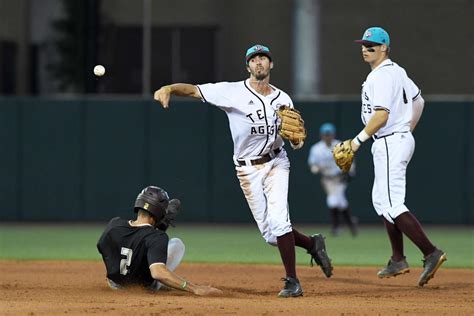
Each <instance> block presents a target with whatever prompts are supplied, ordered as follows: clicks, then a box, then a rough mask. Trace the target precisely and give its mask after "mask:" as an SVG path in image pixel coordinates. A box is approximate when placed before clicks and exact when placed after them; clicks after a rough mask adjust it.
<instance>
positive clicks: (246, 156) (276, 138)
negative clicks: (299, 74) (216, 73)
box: [154, 45, 332, 297]
mask: <svg viewBox="0 0 474 316" xmlns="http://www.w3.org/2000/svg"><path fill="white" fill-rule="evenodd" d="M245 61H246V68H247V71H248V72H249V74H250V76H249V78H248V79H246V80H243V81H239V82H219V83H208V84H200V85H191V84H183V83H177V84H172V85H168V86H164V87H161V88H160V89H159V90H157V91H156V92H155V95H154V98H155V100H157V101H158V102H160V103H161V104H162V105H163V107H164V108H167V107H168V104H169V99H170V96H171V95H172V94H174V95H179V96H189V97H194V98H197V99H201V100H202V101H203V102H207V103H210V104H213V105H215V106H217V107H218V108H220V109H221V110H223V111H224V112H225V113H226V114H227V117H228V119H229V126H230V130H231V134H232V140H233V142H234V155H233V161H234V164H235V170H236V173H237V178H238V179H239V181H240V186H241V188H242V191H243V193H244V195H245V198H246V199H247V202H248V205H249V207H250V210H251V212H252V215H253V217H254V219H255V221H256V222H257V225H258V228H259V230H260V232H261V234H262V236H263V238H264V239H265V241H266V242H267V243H269V244H270V245H274V246H278V249H279V251H280V255H281V258H282V261H283V265H284V267H285V271H286V278H284V279H283V281H284V282H285V285H284V288H283V289H282V290H281V291H280V292H279V294H278V296H280V297H295V296H300V295H302V294H303V290H302V288H301V285H300V282H299V280H298V278H297V275H296V264H295V245H296V246H299V247H302V248H304V249H306V250H307V251H308V253H309V254H310V255H311V257H312V259H311V260H313V259H314V260H315V261H316V263H317V264H318V265H320V266H321V268H322V270H323V272H324V274H325V275H326V276H327V277H330V276H331V275H332V266H331V262H330V259H329V257H328V255H327V253H326V249H325V248H326V247H325V242H324V237H323V236H322V235H320V234H316V235H313V236H306V235H304V234H302V233H300V232H298V231H297V230H295V229H294V228H293V227H292V225H291V222H290V216H289V210H288V181H289V173H290V162H289V160H288V157H287V154H286V151H285V149H284V148H283V146H284V142H283V140H282V138H281V137H280V135H279V134H278V129H279V127H280V126H279V125H280V124H281V123H280V121H279V119H278V117H277V114H276V112H277V110H278V109H279V107H280V106H282V105H288V106H290V107H291V108H293V102H292V100H291V99H290V97H289V96H288V95H287V94H286V93H285V92H283V91H282V90H280V89H278V88H277V87H275V86H273V85H271V84H270V71H271V69H272V68H273V65H274V64H273V61H272V55H271V53H270V50H269V49H268V48H267V47H265V46H262V45H255V46H252V47H250V48H249V49H248V50H247V53H246V55H245ZM290 144H291V146H292V147H293V148H295V149H298V148H301V146H303V142H300V143H295V144H293V143H290Z"/></svg>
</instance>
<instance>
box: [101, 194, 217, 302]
mask: <svg viewBox="0 0 474 316" xmlns="http://www.w3.org/2000/svg"><path fill="white" fill-rule="evenodd" d="M179 206H180V203H179V200H177V199H173V200H169V197H168V193H166V191H164V190H163V189H161V188H158V187H155V186H149V187H146V188H145V189H143V190H142V191H141V192H140V193H139V194H138V196H137V199H136V201H135V208H134V210H135V213H138V215H137V219H136V220H125V219H121V218H120V217H115V218H112V219H111V220H110V222H109V223H108V224H107V227H106V228H105V231H104V232H103V233H102V236H100V239H99V241H98V243H97V249H98V250H99V252H100V253H101V255H102V258H103V260H104V264H105V268H106V269H107V279H106V280H107V283H108V285H109V287H111V288H112V289H121V288H125V287H127V286H129V285H142V286H145V287H148V288H150V289H152V290H159V289H160V288H161V287H162V285H163V284H164V285H165V286H167V287H170V288H174V289H177V290H181V291H187V292H192V293H194V294H196V295H212V294H220V293H222V292H221V291H220V290H218V289H216V288H213V287H210V286H202V285H197V284H193V283H191V282H189V281H186V280H184V279H183V278H181V277H180V276H178V275H176V274H175V273H174V272H173V271H174V269H176V267H177V266H178V265H179V263H180V262H181V259H182V258H183V256H184V250H185V249H184V244H183V242H182V241H181V239H179V238H172V239H171V240H169V239H168V235H167V234H166V230H167V228H168V226H169V225H170V224H172V221H173V220H174V217H175V216H176V214H177V212H178V209H179Z"/></svg>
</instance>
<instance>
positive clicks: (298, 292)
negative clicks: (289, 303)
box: [278, 277, 303, 297]
mask: <svg viewBox="0 0 474 316" xmlns="http://www.w3.org/2000/svg"><path fill="white" fill-rule="evenodd" d="M281 280H282V281H285V287H284V288H283V289H282V290H281V291H280V293H278V297H297V296H302V295H303V289H302V288H301V284H300V281H299V280H298V279H296V278H290V277H288V278H282V279H281Z"/></svg>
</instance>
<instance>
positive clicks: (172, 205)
mask: <svg viewBox="0 0 474 316" xmlns="http://www.w3.org/2000/svg"><path fill="white" fill-rule="evenodd" d="M180 207H181V201H180V200H178V199H171V200H170V201H169V202H168V208H167V209H166V215H165V217H164V218H163V219H162V220H161V223H160V224H159V225H158V226H157V228H158V229H160V230H163V231H166V230H167V229H168V227H169V226H173V227H175V226H174V220H175V218H176V216H178V213H179V208H180Z"/></svg>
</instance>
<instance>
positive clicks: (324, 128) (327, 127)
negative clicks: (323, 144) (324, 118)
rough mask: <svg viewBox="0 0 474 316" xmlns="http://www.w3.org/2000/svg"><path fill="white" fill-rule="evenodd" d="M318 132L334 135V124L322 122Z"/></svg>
mask: <svg viewBox="0 0 474 316" xmlns="http://www.w3.org/2000/svg"><path fill="white" fill-rule="evenodd" d="M319 134H321V135H334V134H336V126H334V124H332V123H324V124H323V125H321V127H320V128H319Z"/></svg>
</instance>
